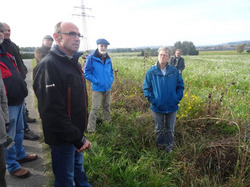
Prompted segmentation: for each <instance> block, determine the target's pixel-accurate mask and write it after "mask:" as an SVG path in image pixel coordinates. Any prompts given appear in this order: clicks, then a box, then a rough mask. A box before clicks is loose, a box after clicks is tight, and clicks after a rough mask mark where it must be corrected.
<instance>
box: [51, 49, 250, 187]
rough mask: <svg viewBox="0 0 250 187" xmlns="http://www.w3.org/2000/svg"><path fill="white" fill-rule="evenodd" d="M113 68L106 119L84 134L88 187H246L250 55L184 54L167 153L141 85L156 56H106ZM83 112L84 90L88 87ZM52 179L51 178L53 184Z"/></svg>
mask: <svg viewBox="0 0 250 187" xmlns="http://www.w3.org/2000/svg"><path fill="white" fill-rule="evenodd" d="M110 56H111V58H112V62H113V69H114V70H115V81H114V84H113V87H112V103H111V117H112V122H111V123H107V122H103V121H102V120H101V113H100V119H98V121H97V128H98V129H97V131H96V133H94V134H87V135H86V136H87V138H88V139H89V141H90V142H91V145H92V149H91V150H88V151H85V152H84V167H85V170H86V172H87V175H88V177H89V182H90V183H91V184H92V185H93V186H95V187H168V186H178V187H179V186H204V187H207V186H239V187H240V186H242V187H243V186H248V185H249V184H250V181H249V149H248V148H249V137H250V134H249V78H250V74H249V72H250V55H249V54H237V53H236V52H233V51H220V52H200V54H199V55H198V56H183V57H184V59H185V64H186V68H185V70H184V72H183V79H184V84H185V92H184V97H183V100H182V101H181V102H180V106H179V108H180V109H179V111H178V114H177V122H176V127H175V148H174V151H173V152H172V153H170V154H169V153H166V152H165V151H164V150H158V149H157V148H156V146H155V134H154V122H153V118H152V116H151V111H150V109H149V107H150V104H149V103H148V101H147V99H146V98H145V97H144V96H143V92H142V83H143V80H144V77H145V74H146V72H147V70H148V69H149V68H150V67H151V66H152V65H154V64H155V63H156V61H157V58H156V57H148V58H144V57H138V56H137V54H135V53H128V54H126V53H123V54H116V53H114V54H110ZM87 86H88V87H87V89H88V93H89V109H90V108H91V85H90V83H89V82H88V83H87ZM49 164H50V163H49V160H48V164H47V165H49ZM52 180H53V179H52Z"/></svg>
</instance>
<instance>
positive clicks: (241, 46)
mask: <svg viewBox="0 0 250 187" xmlns="http://www.w3.org/2000/svg"><path fill="white" fill-rule="evenodd" d="M244 47H245V45H244V44H241V45H238V46H237V48H236V51H237V53H242V52H243V51H244Z"/></svg>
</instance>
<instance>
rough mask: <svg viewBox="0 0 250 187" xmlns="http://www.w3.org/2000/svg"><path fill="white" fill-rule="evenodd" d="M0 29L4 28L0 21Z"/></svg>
mask: <svg viewBox="0 0 250 187" xmlns="http://www.w3.org/2000/svg"><path fill="white" fill-rule="evenodd" d="M0 30H1V31H5V28H4V26H3V24H2V23H1V22H0Z"/></svg>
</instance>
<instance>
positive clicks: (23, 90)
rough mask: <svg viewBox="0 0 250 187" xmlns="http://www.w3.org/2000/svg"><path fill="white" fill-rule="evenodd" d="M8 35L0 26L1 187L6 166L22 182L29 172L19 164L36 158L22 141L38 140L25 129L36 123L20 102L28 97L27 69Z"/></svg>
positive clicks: (3, 24) (3, 27)
mask: <svg viewBox="0 0 250 187" xmlns="http://www.w3.org/2000/svg"><path fill="white" fill-rule="evenodd" d="M10 33H11V30H10V27H9V25H8V24H6V23H0V70H1V71H0V72H1V76H0V84H1V91H0V93H1V108H0V118H1V124H0V126H1V127H0V130H1V132H0V135H1V136H0V140H1V141H0V142H1V144H0V147H1V149H0V186H3V187H4V186H6V181H5V177H4V176H5V171H6V166H7V170H8V171H9V173H10V174H11V175H13V176H15V177H18V178H25V177H28V176H29V175H30V172H29V170H27V169H25V168H23V167H21V164H22V163H25V162H31V161H34V160H36V159H37V158H38V156H37V154H27V153H26V151H25V148H24V146H23V139H24V138H25V139H30V140H37V139H39V136H38V135H35V134H34V133H33V132H32V131H31V130H30V129H29V126H28V122H29V123H30V122H36V119H32V118H30V117H29V116H28V110H27V108H26V105H25V100H24V99H25V97H26V96H27V95H28V89H27V85H26V82H25V78H26V74H27V68H26V66H25V65H24V63H23V60H22V58H21V55H20V52H19V47H18V46H17V45H16V44H15V43H14V42H12V41H11V40H10ZM6 140H8V141H7V143H8V144H6V143H5V142H6ZM4 143H5V144H4Z"/></svg>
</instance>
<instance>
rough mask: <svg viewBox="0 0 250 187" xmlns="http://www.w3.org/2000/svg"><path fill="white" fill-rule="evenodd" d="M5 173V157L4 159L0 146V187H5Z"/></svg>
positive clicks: (0, 146) (1, 146) (2, 149)
mask: <svg viewBox="0 0 250 187" xmlns="http://www.w3.org/2000/svg"><path fill="white" fill-rule="evenodd" d="M5 172H6V164H5V157H4V147H3V144H1V145H0V186H1V187H6V186H7V185H6V180H5Z"/></svg>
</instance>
